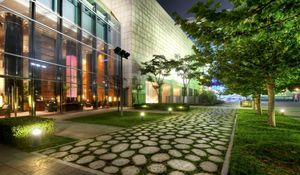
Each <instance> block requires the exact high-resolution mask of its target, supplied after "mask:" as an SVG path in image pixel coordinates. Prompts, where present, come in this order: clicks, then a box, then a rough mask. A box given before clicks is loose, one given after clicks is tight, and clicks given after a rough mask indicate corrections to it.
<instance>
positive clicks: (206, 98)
mask: <svg viewBox="0 0 300 175" xmlns="http://www.w3.org/2000/svg"><path fill="white" fill-rule="evenodd" d="M198 96H199V104H200V105H204V106H213V105H217V104H221V103H223V102H222V101H220V100H218V98H217V96H216V94H214V93H213V92H212V91H202V92H201V93H200V94H199V95H198Z"/></svg>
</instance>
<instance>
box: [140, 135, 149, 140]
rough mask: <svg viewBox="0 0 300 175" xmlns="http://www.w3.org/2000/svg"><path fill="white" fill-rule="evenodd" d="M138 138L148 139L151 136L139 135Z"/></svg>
mask: <svg viewBox="0 0 300 175" xmlns="http://www.w3.org/2000/svg"><path fill="white" fill-rule="evenodd" d="M138 139H140V140H148V139H149V137H147V136H139V137H138Z"/></svg>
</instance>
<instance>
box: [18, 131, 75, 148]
mask: <svg viewBox="0 0 300 175" xmlns="http://www.w3.org/2000/svg"><path fill="white" fill-rule="evenodd" d="M74 141H77V139H72V138H68V137H62V136H56V135H52V136H48V137H47V138H44V139H43V140H42V141H41V142H40V144H39V145H38V146H29V147H24V148H22V150H24V151H27V152H32V151H38V150H42V149H46V148H50V147H54V146H58V145H63V144H66V143H70V142H74Z"/></svg>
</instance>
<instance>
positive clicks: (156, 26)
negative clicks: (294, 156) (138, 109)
mask: <svg viewBox="0 0 300 175" xmlns="http://www.w3.org/2000/svg"><path fill="white" fill-rule="evenodd" d="M101 1H102V2H103V3H104V4H105V5H106V6H108V7H109V9H111V11H112V13H113V15H114V16H116V18H117V19H118V20H119V22H120V23H121V47H122V48H123V49H125V50H127V51H128V52H130V53H131V56H130V58H129V59H128V60H126V62H125V67H124V68H125V70H124V75H125V78H126V79H127V87H128V90H127V93H126V94H127V95H126V96H127V97H128V103H129V104H130V103H131V102H132V101H133V102H136V101H137V100H136V99H133V100H131V98H137V97H136V95H135V92H136V91H135V90H134V89H132V87H133V88H134V85H133V86H132V84H134V83H135V82H132V78H133V77H134V76H136V73H137V71H138V69H139V66H140V63H141V62H144V61H147V60H150V59H151V58H153V55H164V56H166V57H167V58H168V59H174V58H175V57H176V55H177V56H178V55H179V56H185V55H189V54H192V53H193V50H192V46H193V42H192V41H191V40H190V39H189V38H188V37H187V35H186V34H185V33H184V32H183V31H182V30H181V28H180V27H179V26H177V25H175V22H174V20H173V19H172V18H171V17H170V16H169V14H168V13H167V12H166V11H165V10H164V9H163V8H162V7H161V6H160V4H159V3H158V2H157V1H156V0H101ZM181 87H182V85H181V80H180V79H179V78H178V76H177V75H176V73H175V72H173V74H172V75H171V76H170V77H169V78H168V79H167V80H166V84H165V85H164V86H163V102H166V101H167V99H169V100H168V101H170V102H175V101H176V99H174V100H173V99H172V98H171V100H170V98H168V97H170V96H177V97H179V96H180V95H181ZM191 87H193V88H194V89H196V88H197V84H193V83H192V85H191ZM132 92H133V93H132ZM192 93H193V90H190V94H192ZM132 94H133V95H132ZM131 96H132V97H131ZM140 98H141V99H140V100H139V101H140V102H141V101H142V102H147V103H153V102H157V101H158V99H157V94H156V92H155V90H154V88H153V87H152V85H151V83H149V82H144V83H143V90H142V92H141V95H140Z"/></svg>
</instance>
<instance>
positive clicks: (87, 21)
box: [82, 7, 93, 33]
mask: <svg viewBox="0 0 300 175" xmlns="http://www.w3.org/2000/svg"><path fill="white" fill-rule="evenodd" d="M92 26H93V12H92V11H90V10H89V9H88V8H86V7H85V8H84V10H83V12H82V27H83V28H84V29H85V30H87V31H88V32H90V33H92Z"/></svg>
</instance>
